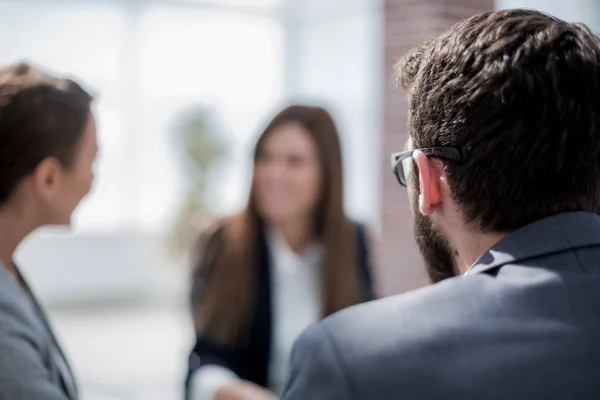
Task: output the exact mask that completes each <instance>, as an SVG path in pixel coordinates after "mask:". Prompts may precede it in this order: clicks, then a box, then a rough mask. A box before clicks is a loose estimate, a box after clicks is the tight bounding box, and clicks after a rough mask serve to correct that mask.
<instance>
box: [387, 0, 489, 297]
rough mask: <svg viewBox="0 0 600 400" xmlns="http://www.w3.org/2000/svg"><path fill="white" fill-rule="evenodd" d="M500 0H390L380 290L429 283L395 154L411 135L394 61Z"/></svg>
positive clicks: (398, 289)
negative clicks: (392, 163) (394, 166)
mask: <svg viewBox="0 0 600 400" xmlns="http://www.w3.org/2000/svg"><path fill="white" fill-rule="evenodd" d="M493 9H494V0H385V2H384V9H383V12H384V24H385V27H384V30H383V32H384V36H385V38H384V46H385V48H384V62H385V68H384V71H385V76H384V79H385V82H384V85H383V89H384V90H383V111H382V112H381V116H382V118H383V125H382V126H383V139H382V143H383V149H382V159H381V162H380V165H381V173H382V174H383V178H382V186H383V187H382V194H381V202H382V207H381V210H382V211H381V213H382V239H381V241H380V242H379V243H377V244H376V246H375V247H376V251H375V252H376V255H377V256H376V259H377V265H378V268H377V271H376V278H377V281H378V283H379V289H380V293H381V294H383V295H389V294H393V293H397V292H403V291H406V290H410V289H414V288H417V287H419V286H423V285H425V284H426V283H427V279H426V275H425V270H424V267H423V262H422V260H421V257H420V255H419V252H418V249H417V246H416V244H415V241H414V237H413V233H412V215H411V213H410V208H409V204H408V199H407V194H406V190H405V189H403V188H402V187H400V186H399V185H398V184H397V182H396V180H395V179H394V177H393V175H392V173H391V170H390V162H389V155H390V153H392V152H396V151H401V150H402V149H403V148H404V143H405V141H406V137H407V122H406V117H407V110H406V107H407V103H406V99H405V97H404V94H403V93H400V92H399V91H398V90H397V89H396V88H395V86H394V83H393V79H394V76H393V74H394V68H393V67H394V64H395V63H396V62H397V61H398V60H399V59H400V58H401V57H402V56H403V55H404V53H405V52H406V51H407V50H408V49H410V48H412V47H414V46H416V45H418V44H420V43H421V42H422V41H424V40H426V39H428V38H429V37H431V36H432V35H437V34H439V33H441V32H443V31H444V30H446V29H448V28H450V27H451V26H452V25H453V24H454V23H456V22H458V21H459V20H461V19H463V18H467V17H469V16H471V15H474V14H477V13H480V12H485V11H491V10H493Z"/></svg>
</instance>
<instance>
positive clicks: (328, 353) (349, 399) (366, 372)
mask: <svg viewBox="0 0 600 400" xmlns="http://www.w3.org/2000/svg"><path fill="white" fill-rule="evenodd" d="M599 338H600V217H599V216H598V215H596V214H594V213H586V212H573V213H564V214H559V215H555V216H552V217H549V218H546V219H543V220H540V221H537V222H534V223H532V224H530V225H527V226H525V227H523V228H521V229H519V230H517V231H515V232H513V233H511V234H510V235H508V236H506V237H504V238H503V239H502V240H500V241H499V242H498V243H497V244H496V245H494V246H493V247H492V248H491V249H490V250H489V251H487V252H486V253H485V254H483V255H482V256H481V257H480V258H479V260H477V261H476V262H475V264H474V265H473V266H472V267H471V268H470V269H469V271H467V273H466V274H465V275H464V276H462V277H456V278H453V279H449V280H447V281H443V282H441V283H439V284H436V285H433V286H429V287H426V288H423V289H420V290H417V291H413V292H410V293H407V294H404V295H399V296H394V297H390V298H387V299H384V300H379V301H375V302H371V303H369V304H365V305H359V306H357V307H354V308H352V309H349V310H346V311H342V312H340V313H338V314H336V315H334V316H332V317H331V318H327V319H325V320H323V321H322V322H320V323H318V324H315V325H313V326H312V327H310V328H309V329H308V330H306V331H305V332H304V333H303V334H302V335H301V336H300V338H299V339H298V340H297V341H296V344H295V346H294V350H293V351H292V361H291V363H292V372H291V378H290V381H289V382H288V385H287V388H286V390H285V393H284V395H283V397H282V400H307V399H310V400H325V399H327V400H342V399H343V400H354V399H356V400H358V399H368V400H388V399H397V398H402V399H419V400H430V399H445V400H471V399H472V400H481V399H485V400H506V399H510V400H530V399H565V400H567V399H569V400H570V399H577V400H587V399H590V400H591V399H600V340H599Z"/></svg>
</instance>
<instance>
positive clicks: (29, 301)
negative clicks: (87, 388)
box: [0, 264, 78, 399]
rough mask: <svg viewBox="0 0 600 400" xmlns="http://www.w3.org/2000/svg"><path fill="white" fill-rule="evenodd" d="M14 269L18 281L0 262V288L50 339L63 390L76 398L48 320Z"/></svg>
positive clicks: (76, 395)
mask: <svg viewBox="0 0 600 400" xmlns="http://www.w3.org/2000/svg"><path fill="white" fill-rule="evenodd" d="M15 270H16V272H17V275H18V280H19V281H20V282H19V281H17V280H16V279H14V277H13V276H12V275H11V274H10V273H9V272H8V271H7V270H6V268H5V267H4V266H3V265H1V264H0V282H2V281H4V282H6V283H7V284H6V285H3V286H4V287H2V289H1V290H8V291H9V293H11V296H12V297H14V298H15V299H16V301H17V304H16V305H17V307H19V308H20V309H21V311H22V313H23V315H25V316H26V317H27V319H28V320H29V322H30V324H31V325H32V326H33V327H36V329H38V330H39V331H40V332H41V333H42V334H43V335H45V336H47V337H48V338H49V339H50V341H51V342H52V345H53V347H54V350H55V351H54V352H53V355H52V357H53V359H52V360H53V362H54V363H55V365H56V367H57V368H58V370H59V371H60V374H61V376H62V381H63V384H64V390H65V391H66V394H67V395H68V396H69V398H70V399H77V398H78V394H77V384H76V382H75V379H74V376H73V372H72V370H71V368H70V366H69V363H68V361H67V358H66V357H65V355H64V353H63V352H62V349H61V347H60V345H59V343H58V341H57V340H56V337H55V336H54V332H53V330H52V328H51V326H50V324H49V322H48V319H47V317H46V314H45V313H44V311H43V309H42V307H41V306H40V304H39V303H38V301H37V298H36V297H35V295H34V294H33V292H32V291H31V289H30V288H29V285H28V284H27V281H26V280H25V278H24V277H23V276H22V275H21V272H20V271H19V269H18V268H17V266H15ZM36 316H37V318H36ZM58 357H60V358H62V360H59V359H55V358H58Z"/></svg>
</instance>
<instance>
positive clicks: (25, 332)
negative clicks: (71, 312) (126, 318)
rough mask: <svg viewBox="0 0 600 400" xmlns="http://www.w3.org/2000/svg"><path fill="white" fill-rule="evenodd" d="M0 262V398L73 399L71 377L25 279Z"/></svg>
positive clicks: (73, 391)
mask: <svg viewBox="0 0 600 400" xmlns="http://www.w3.org/2000/svg"><path fill="white" fill-rule="evenodd" d="M21 281H22V283H21V285H19V283H17V279H15V278H14V277H13V276H12V275H10V274H9V272H8V271H7V270H6V268H5V267H4V266H2V265H0V400H4V399H10V400H12V399H15V400H17V399H18V400H39V399H45V400H75V399H77V398H78V394H77V387H76V384H75V379H74V378H73V374H72V372H71V369H70V368H69V364H68V363H67V360H66V358H65V356H64V354H63V353H62V351H61V348H60V346H59V344H58V342H57V340H56V338H55V337H54V334H53V332H52V329H51V327H50V324H49V323H48V320H47V318H46V315H45V313H44V311H43V310H42V308H41V307H40V305H39V304H38V302H37V300H36V299H35V297H34V296H33V293H31V291H30V289H29V287H28V286H27V284H26V283H25V280H24V279H22V277H21Z"/></svg>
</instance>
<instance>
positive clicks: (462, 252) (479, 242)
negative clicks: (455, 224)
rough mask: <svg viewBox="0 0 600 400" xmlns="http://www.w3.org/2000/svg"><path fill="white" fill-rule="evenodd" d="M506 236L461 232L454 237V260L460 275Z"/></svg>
mask: <svg viewBox="0 0 600 400" xmlns="http://www.w3.org/2000/svg"><path fill="white" fill-rule="evenodd" d="M506 235H507V234H481V233H479V234H477V233H475V232H470V231H463V232H461V233H459V234H457V235H456V236H455V239H456V240H455V241H454V243H452V245H453V248H454V250H455V252H456V253H455V260H456V265H457V267H458V270H459V272H460V274H461V275H464V274H465V272H467V270H468V269H469V268H470V267H471V265H473V264H474V263H475V262H476V261H477V260H478V259H479V257H481V256H482V255H483V254H484V253H485V252H486V251H488V250H489V249H490V248H492V247H493V246H494V245H495V244H496V243H498V242H499V241H500V239H502V238H503V237H504V236H506Z"/></svg>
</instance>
